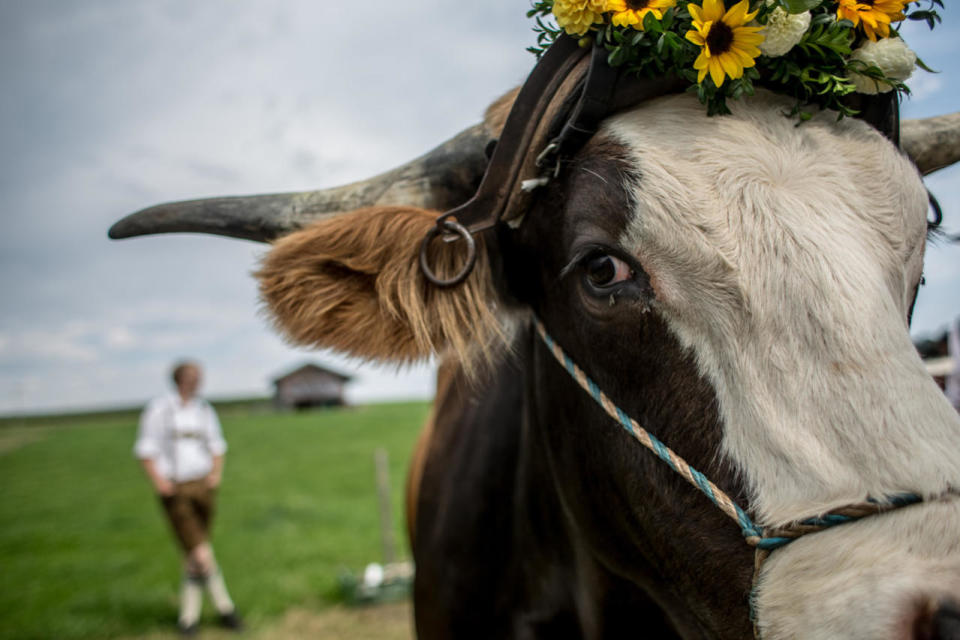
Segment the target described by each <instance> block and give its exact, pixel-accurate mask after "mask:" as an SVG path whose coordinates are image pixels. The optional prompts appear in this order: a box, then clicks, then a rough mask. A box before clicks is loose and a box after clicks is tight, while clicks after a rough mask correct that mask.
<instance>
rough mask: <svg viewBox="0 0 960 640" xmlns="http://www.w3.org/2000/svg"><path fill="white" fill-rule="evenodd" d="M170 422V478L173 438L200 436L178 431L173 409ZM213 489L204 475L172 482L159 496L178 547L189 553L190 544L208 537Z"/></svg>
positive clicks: (174, 458) (214, 501)
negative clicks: (165, 493)
mask: <svg viewBox="0 0 960 640" xmlns="http://www.w3.org/2000/svg"><path fill="white" fill-rule="evenodd" d="M170 424H171V425H172V427H173V437H172V438H171V439H170V441H171V443H172V444H171V447H172V451H171V456H170V459H171V460H172V461H173V474H172V475H173V477H176V475H177V441H178V440H181V439H183V438H201V437H202V434H201V433H200V432H199V431H180V430H178V429H177V428H176V424H175V422H174V417H173V412H172V411H171V412H170ZM215 498H216V490H214V489H211V488H209V487H208V486H207V483H206V479H205V478H199V479H197V480H188V481H187V482H174V493H173V495H171V496H160V502H161V504H162V505H163V509H164V511H165V512H166V514H167V519H168V520H169V521H170V526H171V527H172V528H173V534H174V536H176V538H177V541H178V542H179V543H180V547H181V548H182V549H183V551H184V552H186V553H189V552H190V551H191V550H192V549H193V548H194V547H196V546H198V545H200V544H202V543H204V542H206V541H207V540H208V539H209V537H210V524H211V522H212V521H213V512H214V506H215V504H216V499H215Z"/></svg>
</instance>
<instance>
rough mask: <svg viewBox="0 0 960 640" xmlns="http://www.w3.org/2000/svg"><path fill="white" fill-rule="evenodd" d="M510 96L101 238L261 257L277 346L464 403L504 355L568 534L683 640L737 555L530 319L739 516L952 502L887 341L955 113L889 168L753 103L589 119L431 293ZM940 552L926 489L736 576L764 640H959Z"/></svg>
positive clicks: (939, 408) (916, 260) (925, 386)
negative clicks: (424, 144)
mask: <svg viewBox="0 0 960 640" xmlns="http://www.w3.org/2000/svg"><path fill="white" fill-rule="evenodd" d="M511 99H512V96H507V97H506V98H504V99H503V100H501V101H500V102H499V103H497V104H495V105H494V106H493V107H491V109H490V110H489V111H488V114H487V118H486V121H485V122H484V124H482V125H478V126H477V127H474V128H473V129H470V130H468V131H466V132H465V133H463V134H461V135H460V136H458V137H457V138H454V139H453V140H451V141H449V142H448V143H446V144H444V145H442V146H441V147H438V149H436V150H435V151H433V152H431V153H429V154H427V155H426V156H423V157H421V158H418V159H417V160H415V161H413V162H411V163H410V164H408V165H405V166H403V167H400V168H398V169H396V170H394V171H391V172H388V173H387V174H384V175H382V176H378V177H376V178H373V179H371V180H369V181H364V182H361V183H356V184H353V185H347V186H345V187H341V188H337V189H332V190H327V191H321V192H310V193H301V194H281V195H271V196H256V197H249V198H223V199H216V200H203V201H193V202H187V203H175V204H171V205H160V206H158V207H153V208H151V209H147V210H144V211H143V212H140V213H138V214H134V215H133V216H130V217H129V218H127V219H125V220H123V221H121V222H119V223H117V225H115V226H114V228H113V229H111V236H112V237H128V236H132V235H140V234H144V233H158V232H165V231H202V232H211V233H219V234H222V235H228V236H234V237H242V238H248V239H254V240H262V241H271V242H273V247H272V249H271V251H270V252H269V254H267V256H266V257H265V259H264V261H263V265H262V267H261V269H260V271H259V273H258V277H259V278H260V281H261V291H262V295H263V300H264V302H265V304H266V307H267V309H268V310H269V312H270V314H271V316H272V318H273V320H274V322H275V324H276V326H277V328H278V329H279V330H280V331H281V332H282V333H284V334H285V335H286V336H287V337H288V338H289V339H290V340H292V341H294V342H296V343H299V344H307V345H312V346H318V347H330V348H334V349H338V350H341V351H344V352H346V353H349V354H351V355H354V356H359V357H361V358H367V359H373V360H379V361H392V362H409V361H412V360H417V359H422V358H425V357H428V356H431V355H434V354H440V355H447V356H450V357H453V358H457V359H459V361H460V363H461V365H462V366H464V367H465V368H467V369H469V370H470V371H472V372H473V375H474V377H475V379H476V380H477V384H478V385H482V384H483V380H484V377H485V376H487V375H490V374H489V371H491V370H492V369H491V368H489V367H485V366H483V365H484V363H487V364H489V363H490V362H491V361H495V360H496V358H499V357H522V358H525V359H526V364H527V367H526V368H527V372H528V380H526V381H525V384H526V385H527V388H528V389H529V391H528V396H529V397H528V400H529V402H528V403H527V404H528V406H529V407H528V411H529V413H530V415H529V416H528V419H529V421H530V424H532V425H533V429H534V430H535V432H536V433H537V442H538V445H540V446H543V448H544V450H545V451H546V454H547V456H548V458H549V462H550V468H551V469H552V472H553V474H554V475H555V476H556V478H557V479H558V482H557V485H558V487H559V488H560V493H561V497H562V499H563V503H564V505H565V507H566V510H567V513H568V515H569V517H570V521H571V530H572V531H573V532H574V534H573V535H575V536H576V538H577V540H578V541H579V544H582V545H583V548H584V549H587V550H588V551H589V553H590V554H591V555H592V556H593V557H595V558H596V559H597V560H598V561H599V562H600V563H601V564H602V565H604V566H605V567H607V568H609V569H610V570H611V571H613V572H614V573H616V574H617V575H619V576H621V577H623V578H625V579H626V580H628V581H629V582H632V583H633V584H635V585H636V586H637V587H638V588H639V589H642V590H643V591H644V592H646V593H647V594H649V596H650V597H651V598H652V599H653V600H654V601H655V602H656V603H657V605H658V606H659V607H661V608H662V609H663V610H664V611H665V613H666V615H667V617H668V618H669V619H670V620H671V624H672V625H673V627H674V628H675V629H676V630H677V632H678V634H679V635H681V636H683V637H716V638H737V637H746V636H748V635H749V634H750V633H751V632H750V623H749V620H748V617H747V606H746V601H747V595H748V593H749V591H750V589H751V584H752V575H751V574H752V555H751V551H750V550H749V548H748V547H746V545H744V543H743V541H742V539H741V538H740V533H739V531H737V530H736V529H735V528H734V527H732V526H730V524H729V522H727V521H726V520H725V519H723V517H722V516H721V515H720V514H719V513H717V512H714V511H713V510H712V507H711V506H710V505H709V504H708V503H706V502H705V500H704V499H703V497H702V496H700V495H699V494H697V493H695V492H693V491H692V490H691V489H690V488H689V487H688V486H686V485H684V484H683V482H682V480H680V479H679V478H678V477H676V476H674V475H673V474H672V473H671V472H670V470H669V469H667V468H666V467H664V466H662V465H661V464H660V463H658V462H656V461H655V460H654V459H653V458H652V457H651V456H650V454H649V453H648V452H647V451H646V450H644V449H642V448H640V447H639V446H637V444H636V443H635V442H633V441H632V440H631V439H629V437H628V436H626V435H625V434H623V433H622V432H620V431H619V430H618V429H617V427H615V426H614V425H613V424H612V423H611V421H610V420H609V419H608V418H607V417H606V416H605V414H603V413H602V411H601V410H600V409H599V408H598V407H597V406H595V405H594V404H593V401H592V400H591V399H590V398H589V397H588V396H586V395H585V394H583V393H582V392H581V391H580V390H579V389H578V388H576V386H575V384H574V382H573V381H572V380H571V379H570V378H569V377H568V376H567V374H566V373H565V372H564V371H563V370H562V369H561V368H560V367H558V366H557V365H556V364H555V363H554V362H553V360H552V359H551V358H550V357H549V355H548V354H547V353H546V352H545V350H544V347H543V346H542V345H541V344H539V343H535V342H532V341H530V340H528V339H527V338H526V336H528V335H529V333H528V332H526V331H525V330H524V327H525V326H526V323H527V322H528V321H529V318H530V315H531V312H532V313H535V314H537V315H538V316H539V317H540V318H541V319H542V320H543V322H544V324H545V325H546V326H547V328H548V329H549V330H550V332H551V333H552V334H553V335H554V337H555V338H556V339H557V340H558V341H559V342H560V343H561V344H563V345H564V347H565V349H566V350H567V351H568V352H569V353H570V354H571V355H572V356H573V358H574V359H575V360H577V361H578V362H579V363H580V364H581V365H582V366H583V367H584V368H585V369H587V372H588V373H589V375H591V376H592V377H593V378H594V379H595V380H596V381H597V382H598V383H599V385H600V386H601V387H602V388H604V389H605V390H606V391H607V393H608V394H609V395H610V396H611V397H612V398H613V399H614V401H616V402H617V403H618V404H619V405H620V406H621V407H623V409H624V410H626V411H627V412H628V413H630V414H631V415H632V416H633V417H635V418H636V419H637V420H638V421H639V422H640V423H641V424H643V425H644V426H645V427H646V428H647V429H649V430H650V431H651V432H652V433H654V434H655V435H657V436H658V437H659V438H660V439H661V440H664V441H665V442H667V443H668V444H669V445H670V446H671V447H673V448H674V449H675V450H676V451H677V452H678V453H679V454H680V455H681V456H683V457H684V458H686V459H687V460H688V461H689V462H690V463H691V464H693V465H694V466H695V467H697V468H699V469H701V471H704V472H705V473H706V474H707V475H708V476H710V477H712V478H713V479H714V481H715V482H716V483H717V484H718V485H720V486H721V487H722V488H723V489H724V490H725V491H727V493H729V494H730V495H732V496H734V497H735V498H736V499H737V500H738V501H739V502H740V503H741V505H742V506H743V507H744V508H746V509H748V510H749V511H750V512H751V513H752V514H753V515H754V516H755V519H756V520H757V521H758V522H760V523H762V524H764V525H767V526H773V525H779V524H783V523H787V522H790V521H793V520H795V519H797V518H800V517H807V516H810V515H814V514H817V513H823V512H825V511H827V510H829V509H831V508H834V507H836V506H840V505H845V504H849V503H854V502H859V501H862V500H863V499H864V497H865V496H868V495H872V496H883V495H889V494H896V493H901V492H912V493H917V494H920V495H923V496H927V497H930V496H936V495H939V494H941V493H942V492H943V491H944V490H945V489H947V488H960V419H958V416H957V415H956V413H955V412H954V411H953V410H952V409H951V407H950V406H949V405H948V404H947V402H946V401H945V400H944V398H943V397H942V395H941V394H940V393H939V391H938V389H937V388H936V386H935V385H934V384H933V382H932V380H931V379H930V378H929V376H927V374H926V373H925V371H924V368H923V366H922V364H921V361H920V359H919V357H918V355H917V354H916V352H915V350H914V349H913V345H912V343H911V341H910V337H909V334H908V317H909V313H910V309H911V307H912V304H913V301H914V298H915V296H916V292H917V287H918V283H919V281H920V278H921V270H922V263H923V252H924V244H925V239H926V233H927V218H926V211H927V194H926V192H925V190H924V187H923V184H922V181H921V174H923V173H927V172H929V171H932V170H935V169H937V168H940V167H942V166H945V165H947V164H950V163H952V162H954V161H956V160H957V159H960V114H955V115H953V116H948V117H945V118H940V119H933V120H931V121H928V122H924V123H906V124H905V126H904V128H903V147H904V148H905V150H906V152H907V154H906V155H905V154H903V153H901V151H900V150H898V149H897V148H896V147H895V146H894V145H893V144H891V142H889V141H888V140H887V139H886V138H885V137H884V136H882V135H881V134H879V133H878V132H877V131H876V130H874V129H873V128H872V127H871V126H869V125H868V124H866V123H865V122H863V121H859V120H854V119H845V120H843V121H840V122H837V121H836V118H835V117H834V116H832V115H831V114H821V115H819V116H817V117H814V118H813V120H812V121H810V122H807V123H805V124H803V125H802V126H796V124H795V122H793V121H791V120H789V119H787V118H785V117H784V116H783V112H784V111H785V110H788V109H789V104H788V103H786V102H785V101H784V100H782V99H780V98H779V97H777V96H775V95H772V94H767V93H761V94H758V95H757V96H756V97H754V98H753V99H750V100H744V101H741V102H739V103H737V104H736V105H733V114H732V115H729V116H723V117H714V118H709V117H707V116H706V115H705V114H704V113H703V110H702V108H701V106H700V105H699V104H698V103H697V101H696V99H695V98H694V97H692V96H690V95H671V96H666V97H661V98H657V99H654V100H651V101H648V102H646V103H643V104H641V105H639V106H636V107H633V108H630V109H627V110H624V111H622V112H620V113H618V114H616V115H614V116H612V117H609V118H607V119H606V120H605V121H604V122H603V124H602V126H601V127H600V129H599V131H598V132H597V133H596V134H595V135H594V136H593V138H592V139H591V140H590V141H589V142H588V143H587V144H586V145H585V146H584V147H583V148H582V149H580V150H579V151H578V152H577V153H576V155H575V156H574V157H573V158H571V159H570V161H569V162H567V163H565V164H564V166H563V167H562V172H561V173H560V176H559V178H558V179H555V180H553V181H552V182H551V183H550V184H549V185H547V186H545V187H543V188H542V189H541V190H540V191H539V193H538V196H537V198H536V199H535V200H534V201H533V202H532V203H531V205H530V206H529V208H528V209H527V210H526V211H525V212H524V215H523V216H522V217H520V218H515V219H514V220H512V221H511V222H510V223H509V224H507V223H503V224H500V225H498V226H497V227H495V228H494V229H492V230H490V231H488V232H487V233H485V234H484V235H482V236H481V237H479V238H478V242H479V244H480V251H479V257H478V261H477V266H476V268H475V269H474V271H473V272H472V274H471V275H470V276H469V278H468V279H467V280H466V282H464V283H463V284H462V285H461V286H459V287H455V288H450V289H439V288H436V287H433V286H431V285H430V284H429V283H427V282H426V281H425V279H424V276H423V274H422V272H421V270H420V267H419V264H418V254H419V247H420V241H421V239H422V238H423V237H424V235H425V234H426V233H427V231H428V230H429V229H430V228H431V227H432V226H433V225H434V220H435V218H436V217H437V216H438V215H439V212H440V211H443V210H446V209H449V208H451V207H453V206H455V205H457V204H459V203H461V202H463V201H465V200H466V199H467V198H469V197H470V196H471V195H472V194H473V192H474V190H475V189H476V187H477V185H478V184H479V181H480V179H481V177H482V175H483V172H484V169H485V166H486V156H485V148H487V147H488V143H489V142H490V141H491V140H495V139H497V138H498V137H499V136H500V135H501V129H502V128H503V122H504V114H505V113H506V110H507V108H508V107H509V103H510V100H511ZM911 159H912V162H911ZM918 169H919V171H918ZM461 260H462V247H461V245H460V244H459V243H445V242H443V241H441V240H439V239H438V240H437V241H436V242H434V243H433V244H432V245H430V261H431V263H432V264H433V265H434V268H435V269H436V270H438V271H440V272H442V273H451V272H453V271H455V270H456V269H457V268H458V266H459V263H460V261H461ZM499 345H508V346H509V347H511V348H510V349H501V348H498V346H499ZM511 353H513V354H514V355H511ZM570 479H578V480H576V481H570ZM958 534H960V503H958V502H957V501H953V502H948V501H944V502H930V503H926V504H924V505H922V506H917V507H913V508H910V509H905V510H902V511H898V512H895V513H889V514H886V515H884V516H882V517H877V518H872V519H869V520H865V521H862V522H858V523H856V524H852V525H847V526H845V527H841V528H838V529H834V530H830V531H827V532H823V533H819V534H817V535H815V536H809V537H807V538H804V539H801V540H799V541H798V542H795V543H794V544H792V545H790V546H789V547H787V548H785V549H783V550H781V551H778V552H777V553H775V554H774V555H773V556H772V557H771V559H770V560H769V561H768V562H767V563H766V564H765V565H764V567H763V572H762V575H761V576H760V579H759V582H758V589H757V593H756V600H755V608H756V614H757V617H758V623H759V627H760V629H761V631H762V633H763V637H764V638H767V639H769V640H774V639H781V638H783V639H785V638H864V639H866V638H890V639H893V638H897V639H899V638H947V637H951V638H953V637H960V636H957V635H949V633H950V632H949V629H950V628H954V629H955V628H956V625H957V624H958V619H957V608H956V607H957V605H958V603H960V535H958ZM951 625H953V627H951ZM954 633H956V632H955V631H954Z"/></svg>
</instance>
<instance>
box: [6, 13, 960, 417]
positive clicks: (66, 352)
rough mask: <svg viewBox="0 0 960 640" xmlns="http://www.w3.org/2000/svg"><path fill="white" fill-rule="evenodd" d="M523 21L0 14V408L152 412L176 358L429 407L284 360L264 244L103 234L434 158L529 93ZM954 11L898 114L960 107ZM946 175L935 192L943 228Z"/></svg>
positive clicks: (933, 295)
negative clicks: (268, 295)
mask: <svg viewBox="0 0 960 640" xmlns="http://www.w3.org/2000/svg"><path fill="white" fill-rule="evenodd" d="M525 9H526V7H525V6H524V3H520V2H518V0H487V1H485V2H482V3H453V4H451V3H450V2H447V1H446V0H423V1H422V2H417V3H412V4H411V3H397V2H394V1H392V0H370V2H368V3H367V4H366V5H365V11H366V13H367V15H375V16H377V25H378V28H377V29H376V31H375V33H376V35H375V36H373V35H371V34H372V33H373V32H372V31H370V29H369V27H368V26H361V25H358V24H357V22H356V8H355V6H354V5H351V4H350V3H325V2H316V1H315V0H288V1H285V2H283V3H268V2H265V1H263V0H231V2H229V3H227V2H222V1H220V2H216V1H215V2H203V3H199V2H191V1H190V0H171V1H170V2H164V3H157V2H152V1H151V0H129V1H128V2H122V3H117V2H115V1H112V0H89V1H88V2H84V3H57V4H51V3H43V2H30V3H12V4H10V6H9V7H4V9H3V18H4V20H3V22H2V24H3V31H4V38H0V74H2V75H3V77H4V82H5V83H4V94H3V97H2V99H0V134H2V137H3V140H4V155H3V156H2V157H0V211H3V212H4V213H3V215H4V232H3V233H0V295H2V296H3V300H4V311H3V314H2V316H0V411H3V410H5V409H10V408H11V407H13V408H17V407H21V406H29V407H32V408H42V407H54V406H60V407H63V406H91V405H102V404H110V403H135V402H141V401H143V400H145V399H146V398H148V397H149V396H151V395H154V394H155V393H157V392H159V391H160V390H162V389H164V388H165V385H166V384H167V382H166V376H167V368H168V367H169V364H170V362H171V361H172V360H173V359H174V358H177V357H180V356H185V355H191V356H194V357H198V358H201V359H202V360H203V361H204V362H205V363H206V365H207V368H208V376H207V379H208V392H210V394H211V395H231V394H237V393H267V392H268V391H269V385H268V382H269V378H270V376H271V375H272V374H275V373H278V372H280V371H283V370H285V369H286V368H287V367H290V366H293V365H295V364H297V363H299V362H302V361H304V360H319V361H320V362H326V363H328V364H330V365H331V366H337V367H340V368H342V369H344V370H347V371H354V372H358V376H359V377H358V380H357V383H356V384H355V385H354V387H352V389H351V392H350V393H351V394H352V397H355V398H357V399H369V398H377V397H396V395H400V394H406V393H411V394H416V395H420V394H424V393H430V390H431V389H432V385H433V381H432V373H431V368H430V366H429V365H427V366H424V367H418V368H414V369H411V370H407V371H405V372H402V373H399V374H398V373H396V372H394V371H393V370H392V369H390V368H389V367H387V368H383V367H373V366H370V365H364V364H361V363H357V362H355V361H350V360H348V359H345V358H342V357H339V356H335V355H334V354H330V353H327V352H321V353H314V352H310V351H308V350H303V349H294V348H291V347H289V346H288V345H285V344H284V343H283V342H282V341H281V340H280V338H278V337H277V336H276V335H274V334H273V332H272V331H271V330H270V328H269V326H268V325H267V323H266V322H265V321H264V320H263V319H262V318H261V317H260V316H259V315H258V307H259V304H258V302H257V291H256V284H255V283H254V282H253V280H252V279H251V278H250V276H249V274H250V272H251V271H252V270H253V269H255V268H256V262H257V259H258V256H259V255H260V254H261V253H262V252H263V250H264V248H263V247H262V246H258V245H254V244H251V243H246V242H238V241H234V240H226V239H217V238H211V237H198V236H186V235H183V234H173V235H168V236H164V237H156V238H142V239H136V240H129V241H124V242H119V243H117V242H108V241H107V240H106V237H105V234H106V229H107V227H108V226H109V224H111V223H112V222H113V221H114V220H116V219H118V218H119V217H121V216H122V215H125V214H127V213H129V212H131V211H134V210H137V209H139V208H142V207H145V206H148V205H151V204H155V203H157V202H162V201H169V200H176V199H183V198H194V197H204V196H214V195H228V194H242V193H258V192H264V193H265V192H276V191H287V190H300V189H312V188H318V187H328V186H334V185H336V184H340V183H344V182H349V181H353V180H357V179H360V178H364V177H367V176H370V175H372V174H374V173H377V172H380V171H383V170H386V169H389V168H390V167H393V166H395V165H397V164H399V163H401V162H404V161H405V160H407V159H409V158H411V157H413V156H415V155H418V154H420V153H422V152H423V151H426V150H427V149H429V148H432V147H433V146H435V145H436V144H437V143H439V142H441V141H443V140H445V139H446V138H448V137H450V136H451V135H453V134H455V133H456V132H458V131H459V130H461V129H463V128H465V127H467V126H469V125H471V124H473V123H475V122H477V121H478V120H479V119H480V117H481V115H482V112H483V109H484V107H485V106H486V104H488V103H489V102H490V101H491V100H492V99H494V98H495V97H496V96H498V95H499V94H501V93H502V92H503V91H505V90H506V89H508V88H510V87H511V86H514V85H516V84H518V83H520V82H521V81H522V80H523V78H524V76H525V75H526V73H527V72H528V71H529V69H530V67H531V66H532V63H533V57H532V56H530V55H529V54H528V53H526V52H525V51H524V48H525V47H526V46H527V45H528V44H531V43H532V33H531V32H530V28H529V24H528V21H527V20H526V18H525V17H524V13H525ZM955 12H956V10H955V9H953V8H952V6H950V7H948V8H947V10H946V11H945V12H944V16H945V24H944V27H943V28H942V33H943V35H941V29H938V30H937V31H936V32H934V35H933V36H932V37H931V36H929V34H928V33H927V32H926V31H925V30H921V31H916V32H915V33H916V35H914V32H909V35H908V41H910V42H911V43H912V44H914V46H915V48H916V49H917V51H918V53H919V54H920V55H921V57H923V58H924V59H925V61H926V62H927V63H928V64H930V65H931V66H934V67H935V68H938V69H942V70H943V73H942V74H940V75H936V76H930V75H928V74H924V73H921V72H918V73H917V75H916V76H915V79H916V82H915V83H914V87H915V95H914V97H913V99H912V100H910V101H908V102H907V103H906V105H905V108H904V113H905V116H906V117H921V116H925V115H932V114H935V113H940V112H946V111H953V110H955V109H956V105H955V103H956V99H957V90H956V87H957V86H960V78H958V75H957V74H958V73H960V70H957V69H956V66H955V65H954V64H953V57H954V56H955V50H956V48H955V42H956V39H957V34H958V28H957V25H960V21H958V20H953V19H952V14H953V13H955ZM951 20H953V21H952V23H951ZM951 25H953V26H951ZM916 26H917V25H907V27H905V28H907V29H915V28H916ZM957 175H958V174H957V173H956V172H955V171H954V173H949V172H944V177H943V178H941V177H939V176H934V177H933V178H932V179H931V180H930V185H931V189H933V190H934V191H935V192H936V193H937V194H938V195H940V196H941V201H942V202H943V203H944V206H945V207H946V208H947V211H946V213H947V220H948V225H953V226H952V227H951V228H953V229H958V228H960V211H958V210H957V208H956V206H954V205H953V203H954V202H960V192H958V191H960V188H958V187H957V186H956V185H957V184H958V180H957V177H956V176H957ZM953 221H956V222H953ZM956 264H957V263H956V252H954V253H950V252H949V251H947V252H944V253H943V254H942V257H941V254H939V253H936V252H933V253H931V254H930V256H929V258H928V265H927V276H928V282H930V284H929V286H928V292H929V293H930V295H929V296H928V295H924V296H922V297H921V301H922V302H921V304H920V305H919V306H918V314H917V320H916V322H917V323H918V326H928V325H935V324H937V323H940V322H941V320H940V318H942V316H943V314H948V313H960V310H958V309H956V306H957V303H954V302H953V301H955V300H956V299H957V296H956V295H955V293H954V292H955V291H957V290H960V289H958V288H957V287H960V283H958V281H957V278H958V276H957V273H958V269H957V266H956ZM951 286H952V287H955V288H953V289H950V287H951ZM926 299H928V300H929V302H923V301H924V300H926ZM928 318H929V319H928ZM25 380H28V381H31V382H30V384H29V385H28V386H29V392H23V393H21V391H19V389H21V388H22V385H23V384H24V381H25ZM21 396H23V397H22V398H21ZM21 400H22V403H21Z"/></svg>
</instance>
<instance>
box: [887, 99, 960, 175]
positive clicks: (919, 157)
mask: <svg viewBox="0 0 960 640" xmlns="http://www.w3.org/2000/svg"><path fill="white" fill-rule="evenodd" d="M900 144H901V146H902V147H903V150H904V151H905V152H906V153H907V155H908V156H910V159H911V160H913V163H914V164H915V165H917V169H919V170H920V173H921V174H923V175H927V174H928V173H933V172H934V171H936V170H937V169H942V168H944V167H948V166H950V165H951V164H953V163H955V162H957V161H960V111H958V112H957V113H951V114H950V115H946V116H936V117H934V118H924V119H923V120H905V121H904V122H903V123H902V124H901V125H900Z"/></svg>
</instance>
